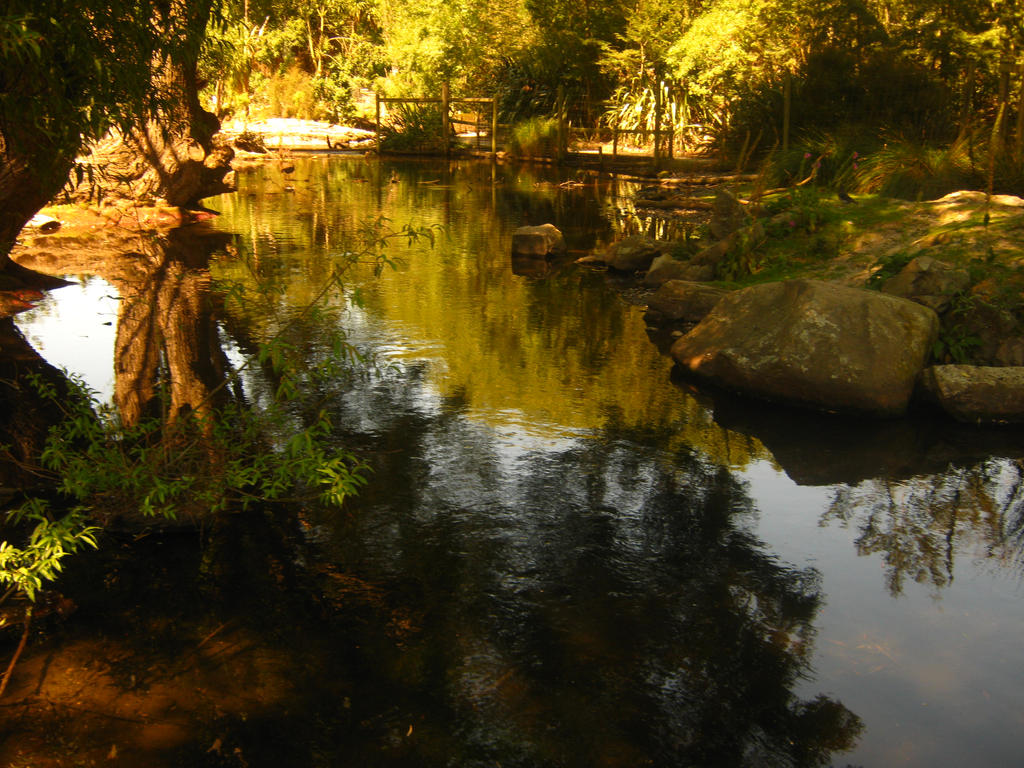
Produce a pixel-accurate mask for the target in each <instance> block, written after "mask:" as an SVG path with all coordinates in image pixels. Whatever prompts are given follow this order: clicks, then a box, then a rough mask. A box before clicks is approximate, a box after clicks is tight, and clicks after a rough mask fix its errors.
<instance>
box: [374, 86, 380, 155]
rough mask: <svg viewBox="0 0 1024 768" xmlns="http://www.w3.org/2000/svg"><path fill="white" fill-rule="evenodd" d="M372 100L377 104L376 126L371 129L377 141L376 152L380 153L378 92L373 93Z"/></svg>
mask: <svg viewBox="0 0 1024 768" xmlns="http://www.w3.org/2000/svg"><path fill="white" fill-rule="evenodd" d="M374 101H375V102H376V106H377V127H376V128H375V129H374V131H373V138H374V141H375V142H376V143H377V154H378V155H379V154H380V94H379V93H375V94H374Z"/></svg>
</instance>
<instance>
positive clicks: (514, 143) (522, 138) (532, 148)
mask: <svg viewBox="0 0 1024 768" xmlns="http://www.w3.org/2000/svg"><path fill="white" fill-rule="evenodd" d="M509 151H510V152H511V153H512V154H514V155H518V156H519V157H526V158H533V157H552V156H554V155H555V154H556V153H557V151H558V121H557V120H553V119H551V118H544V117H533V118H530V119H528V120H524V121H522V122H519V123H516V124H515V125H514V126H512V131H511V135H510V136H509Z"/></svg>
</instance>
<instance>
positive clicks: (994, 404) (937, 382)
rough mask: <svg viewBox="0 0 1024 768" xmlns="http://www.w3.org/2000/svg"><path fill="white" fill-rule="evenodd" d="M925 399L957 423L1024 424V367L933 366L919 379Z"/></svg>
mask: <svg viewBox="0 0 1024 768" xmlns="http://www.w3.org/2000/svg"><path fill="white" fill-rule="evenodd" d="M921 387H922V389H923V390H924V392H925V393H926V397H928V399H930V400H932V401H933V402H934V403H936V404H937V405H938V406H939V407H940V408H942V409H943V410H944V411H945V412H946V413H948V414H949V415H950V416H952V417H953V418H954V419H956V420H957V421H964V422H969V423H983V424H992V423H999V422H1013V423H1017V422H1022V421H1024V368H1022V367H1005V368H995V367H983V366H976V365H933V366H931V367H930V368H926V369H925V371H924V373H923V374H922V376H921Z"/></svg>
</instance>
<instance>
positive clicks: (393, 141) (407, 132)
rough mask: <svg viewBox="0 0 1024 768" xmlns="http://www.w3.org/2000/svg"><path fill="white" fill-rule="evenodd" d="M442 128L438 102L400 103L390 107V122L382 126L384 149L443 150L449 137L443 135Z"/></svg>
mask: <svg viewBox="0 0 1024 768" xmlns="http://www.w3.org/2000/svg"><path fill="white" fill-rule="evenodd" d="M443 130H444V120H443V118H442V115H441V107H440V106H439V105H438V104H415V103H399V104H396V105H394V107H393V108H392V109H391V110H390V115H389V123H388V124H387V125H385V126H384V127H383V132H384V136H383V137H382V138H381V148H382V149H386V150H389V151H392V152H396V151H397V152H403V151H420V152H422V151H424V150H434V151H442V150H443V149H444V147H445V144H446V142H447V138H448V137H446V136H442V135H441V134H442V132H443Z"/></svg>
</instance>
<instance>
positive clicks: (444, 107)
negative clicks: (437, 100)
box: [441, 83, 451, 156]
mask: <svg viewBox="0 0 1024 768" xmlns="http://www.w3.org/2000/svg"><path fill="white" fill-rule="evenodd" d="M450 104H451V93H450V92H449V89H448V83H444V84H443V85H442V86H441V134H442V136H441V141H443V142H444V153H445V155H446V156H447V155H449V154H451V143H450V142H449V141H448V138H449V137H448V133H449V131H451V122H450V121H449V116H448V107H449V106H450Z"/></svg>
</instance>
